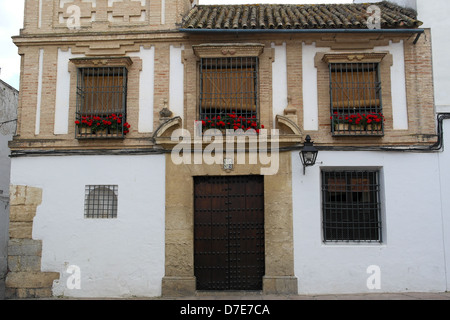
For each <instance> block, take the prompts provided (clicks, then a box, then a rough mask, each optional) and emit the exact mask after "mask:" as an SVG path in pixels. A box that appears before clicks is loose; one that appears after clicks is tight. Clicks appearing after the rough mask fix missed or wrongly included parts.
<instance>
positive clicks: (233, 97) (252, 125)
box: [199, 57, 261, 131]
mask: <svg viewBox="0 0 450 320" xmlns="http://www.w3.org/2000/svg"><path fill="white" fill-rule="evenodd" d="M199 70H200V95H199V121H201V122H202V128H203V131H205V130H207V129H219V130H225V129H233V130H238V129H243V130H244V131H246V130H248V129H255V130H256V129H260V128H261V124H260V121H259V115H258V104H259V95H258V70H259V59H258V57H233V58H201V59H200V66H199Z"/></svg>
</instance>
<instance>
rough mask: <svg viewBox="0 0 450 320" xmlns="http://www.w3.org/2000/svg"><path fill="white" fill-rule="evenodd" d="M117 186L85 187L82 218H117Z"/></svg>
mask: <svg viewBox="0 0 450 320" xmlns="http://www.w3.org/2000/svg"><path fill="white" fill-rule="evenodd" d="M118 189H119V187H118V186H117V185H87V186H86V188H85V202H84V217H85V218H88V219H114V218H117V197H118V191H119V190H118Z"/></svg>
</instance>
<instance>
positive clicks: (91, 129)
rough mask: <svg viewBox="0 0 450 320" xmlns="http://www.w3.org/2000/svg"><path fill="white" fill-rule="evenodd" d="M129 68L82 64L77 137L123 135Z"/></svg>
mask: <svg viewBox="0 0 450 320" xmlns="http://www.w3.org/2000/svg"><path fill="white" fill-rule="evenodd" d="M126 101H127V68H126V67H83V68H78V78H77V110H76V122H75V123H76V137H77V138H121V137H123V136H124V135H125V134H127V133H128V129H129V126H128V124H127V122H126Z"/></svg>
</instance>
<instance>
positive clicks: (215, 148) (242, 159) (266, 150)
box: [171, 121, 280, 175]
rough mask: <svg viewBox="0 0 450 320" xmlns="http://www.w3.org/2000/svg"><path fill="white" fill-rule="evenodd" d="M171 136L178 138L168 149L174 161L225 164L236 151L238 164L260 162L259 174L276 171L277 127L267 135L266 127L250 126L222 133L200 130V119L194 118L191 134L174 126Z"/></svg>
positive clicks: (277, 165) (178, 163) (174, 139)
mask: <svg viewBox="0 0 450 320" xmlns="http://www.w3.org/2000/svg"><path fill="white" fill-rule="evenodd" d="M171 140H172V141H173V142H178V144H177V145H176V146H175V147H174V148H173V149H172V153H171V158H172V162H173V163H174V164H175V165H181V164H206V165H214V164H219V165H224V164H227V161H226V160H227V159H233V158H234V156H235V154H236V158H237V159H236V161H235V163H236V164H238V165H239V164H258V163H259V164H261V165H262V166H265V167H261V175H275V174H277V173H278V169H279V165H280V163H279V162H280V158H279V130H277V129H272V130H271V131H270V138H269V136H268V130H266V129H261V130H259V133H257V132H256V131H255V130H253V129H249V130H247V131H244V130H242V129H238V130H232V129H228V130H226V132H225V136H224V134H223V133H222V131H220V130H217V129H210V130H206V131H205V132H202V123H201V121H196V122H195V127H194V137H193V138H192V136H191V133H190V132H189V131H188V130H186V129H177V130H175V131H174V132H173V133H172V136H171ZM205 145H206V147H205ZM224 145H225V148H224ZM246 146H248V148H246ZM258 161H259V162H258Z"/></svg>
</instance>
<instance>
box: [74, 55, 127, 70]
mask: <svg viewBox="0 0 450 320" xmlns="http://www.w3.org/2000/svg"><path fill="white" fill-rule="evenodd" d="M70 61H71V62H72V63H73V64H74V65H76V66H77V67H78V68H81V67H85V68H87V67H91V68H96V67H105V66H107V67H129V66H131V65H132V64H133V60H131V58H130V57H95V58H94V57H84V58H73V59H70Z"/></svg>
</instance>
